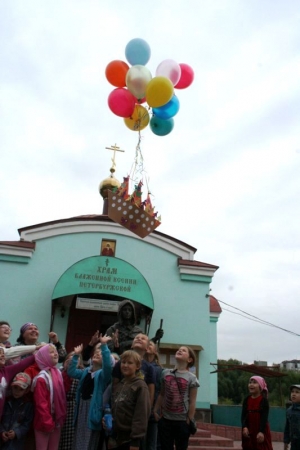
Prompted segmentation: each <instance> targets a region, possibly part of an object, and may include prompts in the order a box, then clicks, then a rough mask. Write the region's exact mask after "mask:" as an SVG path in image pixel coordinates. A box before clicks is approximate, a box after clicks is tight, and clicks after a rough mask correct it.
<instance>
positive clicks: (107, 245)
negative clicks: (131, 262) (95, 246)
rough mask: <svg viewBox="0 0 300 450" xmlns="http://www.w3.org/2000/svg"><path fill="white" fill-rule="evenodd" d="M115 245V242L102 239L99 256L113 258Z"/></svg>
mask: <svg viewBox="0 0 300 450" xmlns="http://www.w3.org/2000/svg"><path fill="white" fill-rule="evenodd" d="M116 244H117V242H116V241H108V240H107V239H102V242H101V256H115V254H116Z"/></svg>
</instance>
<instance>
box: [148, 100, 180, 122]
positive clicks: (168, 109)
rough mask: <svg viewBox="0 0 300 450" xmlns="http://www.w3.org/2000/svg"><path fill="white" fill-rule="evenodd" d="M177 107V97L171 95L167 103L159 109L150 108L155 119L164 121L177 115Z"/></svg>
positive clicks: (178, 105)
mask: <svg viewBox="0 0 300 450" xmlns="http://www.w3.org/2000/svg"><path fill="white" fill-rule="evenodd" d="M179 107H180V104H179V100H178V97H176V95H173V97H172V98H171V100H170V101H169V102H168V103H166V104H165V105H163V106H160V107H159V108H152V111H153V113H154V114H155V115H156V117H159V118H160V119H164V120H166V119H170V118H171V117H174V116H175V115H176V114H177V113H178V111H179Z"/></svg>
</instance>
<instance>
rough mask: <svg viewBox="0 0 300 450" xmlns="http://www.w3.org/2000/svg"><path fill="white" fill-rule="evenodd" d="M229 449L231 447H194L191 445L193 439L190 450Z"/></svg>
mask: <svg viewBox="0 0 300 450" xmlns="http://www.w3.org/2000/svg"><path fill="white" fill-rule="evenodd" d="M228 448H230V447H219V446H216V447H214V446H208V447H203V446H202V445H194V444H193V443H191V438H190V440H189V450H228Z"/></svg>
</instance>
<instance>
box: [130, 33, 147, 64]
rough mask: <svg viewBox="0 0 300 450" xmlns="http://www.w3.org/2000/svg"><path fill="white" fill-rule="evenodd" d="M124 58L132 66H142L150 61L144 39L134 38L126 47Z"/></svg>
mask: <svg viewBox="0 0 300 450" xmlns="http://www.w3.org/2000/svg"><path fill="white" fill-rule="evenodd" d="M125 56H126V59H127V61H128V62H129V64H131V65H132V66H136V65H137V64H139V65H142V66H144V65H145V64H147V62H148V61H149V59H150V56H151V49H150V46H149V44H148V43H147V42H146V41H144V39H140V38H135V39H132V40H131V41H129V42H128V44H127V45H126V48H125Z"/></svg>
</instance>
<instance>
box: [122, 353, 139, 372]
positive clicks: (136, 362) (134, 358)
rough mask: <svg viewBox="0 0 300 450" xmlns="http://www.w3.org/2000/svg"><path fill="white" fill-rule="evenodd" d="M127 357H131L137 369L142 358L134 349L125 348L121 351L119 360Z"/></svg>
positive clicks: (124, 360) (124, 359) (125, 359)
mask: <svg viewBox="0 0 300 450" xmlns="http://www.w3.org/2000/svg"><path fill="white" fill-rule="evenodd" d="M128 359H133V361H134V362H135V364H136V366H137V368H138V369H139V368H140V367H141V365H142V358H141V357H140V355H139V354H138V353H137V352H135V351H134V350H126V351H125V352H123V353H122V355H121V362H126V361H128Z"/></svg>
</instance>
